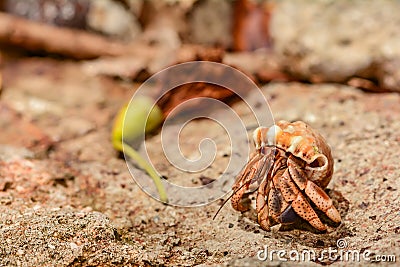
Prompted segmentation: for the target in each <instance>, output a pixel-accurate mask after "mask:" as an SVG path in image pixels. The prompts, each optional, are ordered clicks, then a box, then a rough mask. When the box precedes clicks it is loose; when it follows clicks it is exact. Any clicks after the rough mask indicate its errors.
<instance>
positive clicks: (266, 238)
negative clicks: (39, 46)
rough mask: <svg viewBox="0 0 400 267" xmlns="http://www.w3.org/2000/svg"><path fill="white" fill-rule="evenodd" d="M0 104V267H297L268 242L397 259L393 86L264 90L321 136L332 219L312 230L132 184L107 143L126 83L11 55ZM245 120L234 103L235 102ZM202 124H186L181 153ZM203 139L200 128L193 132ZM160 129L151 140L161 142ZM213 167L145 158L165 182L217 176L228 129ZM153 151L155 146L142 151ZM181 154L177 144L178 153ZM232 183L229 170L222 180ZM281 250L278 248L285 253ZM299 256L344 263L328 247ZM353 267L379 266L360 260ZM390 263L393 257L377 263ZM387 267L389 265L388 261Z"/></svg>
mask: <svg viewBox="0 0 400 267" xmlns="http://www.w3.org/2000/svg"><path fill="white" fill-rule="evenodd" d="M4 77H5V84H4V88H3V92H2V95H1V100H0V112H1V113H2V115H1V116H0V124H1V125H2V135H1V140H0V141H1V142H0V143H1V145H0V151H1V153H0V159H1V161H0V239H1V240H2V242H1V245H0V265H1V266H8V265H11V266H16V265H17V266H18V265H19V266H55V265H64V266H93V265H110V266H111V265H118V266H126V265H127V266H136V265H140V266H146V265H152V266H154V265H158V266H177V265H182V266H193V265H202V266H221V265H222V266H294V265H297V264H299V262H297V261H286V262H285V261H280V260H279V259H278V258H277V257H276V255H275V258H274V260H273V261H271V260H270V259H267V260H266V261H260V260H258V259H257V252H258V251H260V250H261V249H264V246H267V247H268V249H269V251H271V250H281V249H283V250H285V251H286V252H289V251H291V250H294V249H295V250H297V251H299V252H301V251H303V250H312V251H315V253H316V255H317V256H320V255H321V253H322V251H323V250H324V249H328V248H330V247H331V248H332V249H336V248H337V244H336V242H337V240H338V239H343V240H344V241H345V242H346V243H347V246H346V248H344V249H343V250H342V251H346V250H355V251H357V252H360V253H361V254H362V253H364V252H365V251H370V254H369V256H370V258H371V260H372V259H375V258H376V256H377V255H395V256H396V257H397V261H399V260H400V259H398V257H399V256H400V237H399V236H400V235H399V231H400V224H399V219H400V208H399V206H400V198H399V190H400V182H399V175H400V167H399V164H398V159H399V149H400V96H399V95H398V94H396V93H382V94H372V93H365V92H363V91H360V90H356V89H353V88H350V87H346V86H342V85H336V84H318V85H306V84H297V83H291V84H280V83H277V84H269V85H267V86H264V87H262V92H263V94H264V95H265V96H266V97H267V99H268V101H269V103H270V105H271V109H272V111H273V114H274V117H275V119H276V120H279V119H285V120H303V121H305V122H308V123H309V124H310V125H312V126H313V127H314V128H316V129H318V130H319V131H320V132H321V133H322V134H323V135H324V136H325V137H326V139H327V140H328V143H329V144H330V145H331V147H332V150H333V155H334V159H335V173H334V177H333V179H332V181H331V183H330V185H329V186H328V189H329V190H328V192H329V195H330V196H331V198H332V199H333V200H334V203H335V205H336V206H337V207H338V209H339V211H340V213H341V215H342V224H341V225H340V226H338V227H337V228H335V227H333V226H332V225H330V226H329V228H328V231H327V232H326V233H322V234H321V233H316V232H315V231H313V230H312V229H310V228H309V227H307V226H306V225H304V226H301V227H296V228H295V229H287V230H284V229H279V226H278V227H274V228H273V229H272V231H271V232H265V231H264V230H262V229H261V228H260V227H259V226H258V224H257V223H256V221H255V214H254V211H250V212H246V213H244V214H240V213H239V212H236V211H234V210H233V209H232V208H231V207H230V205H226V206H225V207H224V208H223V209H222V210H221V212H220V213H219V215H218V216H217V218H216V219H215V220H212V217H213V215H214V214H215V212H216V211H217V209H218V208H219V206H220V204H221V201H216V202H213V203H211V204H210V205H207V206H202V207H197V208H180V207H173V206H166V205H163V204H161V203H159V202H157V201H155V200H154V199H152V198H150V197H148V196H147V195H146V194H145V193H143V192H142V191H141V190H140V188H139V187H138V186H137V185H136V184H135V182H134V181H133V179H132V177H131V176H130V174H129V172H128V169H127V167H126V164H125V162H124V160H123V159H121V158H120V157H118V153H116V152H115V151H114V150H113V148H112V146H111V144H110V141H109V140H110V131H111V124H112V118H113V116H114V114H115V113H116V112H117V110H118V108H119V107H120V106H121V105H122V104H123V103H124V102H126V101H127V100H128V99H129V98H130V95H131V94H132V89H131V88H132V85H129V84H127V83H124V82H121V81H113V80H110V79H106V78H99V77H88V76H85V75H84V74H83V73H82V72H81V70H80V67H79V65H78V64H77V63H59V62H55V61H45V60H43V59H42V60H29V61H25V62H16V63H14V64H9V65H7V66H6V68H5V70H4ZM234 108H235V109H237V110H238V113H239V114H240V115H241V116H243V117H246V116H247V115H246V111H245V109H244V108H243V103H237V104H235V106H234ZM204 129H207V131H206V132H207V134H209V136H211V137H219V136H221V134H223V131H222V130H221V127H219V126H218V125H215V124H213V123H212V122H207V121H201V120H199V121H195V122H192V123H191V124H190V125H188V129H187V135H188V136H189V137H192V139H190V140H193V141H190V142H189V141H187V142H186V145H187V150H186V151H190V150H191V147H190V146H191V145H192V146H194V145H195V146H196V147H197V144H198V143H196V140H197V139H196V134H198V135H199V136H200V137H201V136H202V135H203V134H204V132H205V131H204ZM200 137H199V138H200ZM158 142H159V140H158V138H157V136H156V137H154V138H153V139H150V140H149V147H150V148H151V149H153V148H154V149H156V148H157V147H159V143H158ZM216 142H217V147H220V148H221V149H222V151H219V152H217V156H216V160H215V162H214V164H215V165H214V166H215V167H211V168H208V169H206V170H205V173H203V174H196V175H190V176H187V174H185V173H179V172H178V171H177V170H176V169H174V168H173V167H171V166H170V165H168V164H167V163H166V162H165V159H164V157H161V156H160V157H152V160H153V161H154V163H155V165H156V166H158V168H160V169H162V172H163V173H165V175H166V176H167V177H169V179H171V180H173V181H175V182H177V183H179V182H181V183H182V184H193V185H196V184H199V183H200V182H201V179H200V177H208V178H217V177H218V176H219V175H220V172H221V168H222V170H223V166H224V164H226V163H227V156H228V157H229V155H226V154H227V153H226V151H224V147H226V142H227V138H223V137H221V138H219V139H217V141H216ZM152 147H153V148H152ZM184 152H185V151H184ZM232 179H233V177H232ZM286 258H287V256H286ZM300 263H301V264H304V265H307V266H308V265H312V266H318V265H326V264H332V266H342V265H346V264H348V263H349V262H346V261H345V260H338V259H336V260H333V259H327V258H326V257H325V258H324V259H322V260H318V259H317V260H315V261H312V262H300ZM351 264H352V265H354V264H355V265H357V264H358V265H360V266H361V265H362V266H365V265H374V266H375V265H376V263H371V262H370V261H364V260H363V259H362V258H361V261H360V262H359V263H357V262H352V263H351ZM381 264H383V265H390V263H381ZM393 266H394V265H393Z"/></svg>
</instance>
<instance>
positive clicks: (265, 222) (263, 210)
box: [256, 177, 270, 231]
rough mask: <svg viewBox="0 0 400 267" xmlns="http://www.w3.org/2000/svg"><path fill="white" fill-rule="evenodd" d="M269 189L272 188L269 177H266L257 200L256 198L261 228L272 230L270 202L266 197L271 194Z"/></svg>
mask: <svg viewBox="0 0 400 267" xmlns="http://www.w3.org/2000/svg"><path fill="white" fill-rule="evenodd" d="M269 190H270V181H269V179H268V177H267V178H266V179H264V181H263V182H262V183H261V185H260V187H259V188H258V192H257V200H256V210H257V217H258V223H259V224H260V226H261V228H263V229H264V230H267V231H269V230H270V225H269V218H268V216H269V211H268V203H267V201H266V197H267V196H268V194H269Z"/></svg>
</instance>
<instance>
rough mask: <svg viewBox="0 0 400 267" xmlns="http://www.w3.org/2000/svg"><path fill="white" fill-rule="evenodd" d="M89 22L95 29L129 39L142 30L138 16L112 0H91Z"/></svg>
mask: <svg viewBox="0 0 400 267" xmlns="http://www.w3.org/2000/svg"><path fill="white" fill-rule="evenodd" d="M87 23H88V26H89V27H90V28H91V29H93V30H96V31H99V32H102V33H105V34H107V35H111V36H117V37H119V38H124V39H128V40H130V39H133V38H135V37H136V36H137V35H138V34H139V33H140V32H141V28H140V25H139V23H138V21H137V19H136V17H135V16H133V14H132V13H131V12H129V11H128V10H126V9H125V8H124V7H123V6H122V5H121V4H119V3H117V2H116V1H111V0H96V1H91V5H90V9H89V12H88V15H87Z"/></svg>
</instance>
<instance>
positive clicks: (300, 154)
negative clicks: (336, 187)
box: [275, 120, 333, 188]
mask: <svg viewBox="0 0 400 267" xmlns="http://www.w3.org/2000/svg"><path fill="white" fill-rule="evenodd" d="M276 125H277V126H279V127H280V128H281V129H282V131H280V132H278V133H277V134H276V137H275V138H276V139H275V142H276V143H275V145H276V146H277V147H278V148H281V149H283V150H285V151H287V152H291V153H292V154H293V155H294V156H295V157H297V158H299V159H302V160H304V161H305V162H306V163H307V164H306V165H305V169H306V171H307V172H308V177H309V179H310V180H312V181H313V182H315V183H316V184H318V185H319V186H320V187H322V188H325V187H326V186H327V185H328V184H329V181H330V180H331V178H332V174H333V158H332V153H331V149H330V147H329V146H328V144H327V143H326V141H325V139H324V138H323V137H322V136H321V135H320V134H319V133H317V132H316V131H315V130H314V129H312V128H311V127H310V126H309V125H307V124H306V123H304V122H302V121H296V122H287V121H283V120H282V121H279V122H277V123H276ZM291 145H293V146H292V147H291ZM289 150H290V151H289Z"/></svg>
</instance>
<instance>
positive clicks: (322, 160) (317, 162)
mask: <svg viewBox="0 0 400 267" xmlns="http://www.w3.org/2000/svg"><path fill="white" fill-rule="evenodd" d="M326 165H328V159H327V158H326V156H325V155H319V156H317V157H316V158H315V159H314V160H313V161H312V162H311V163H310V164H309V166H310V168H312V169H320V168H326Z"/></svg>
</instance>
